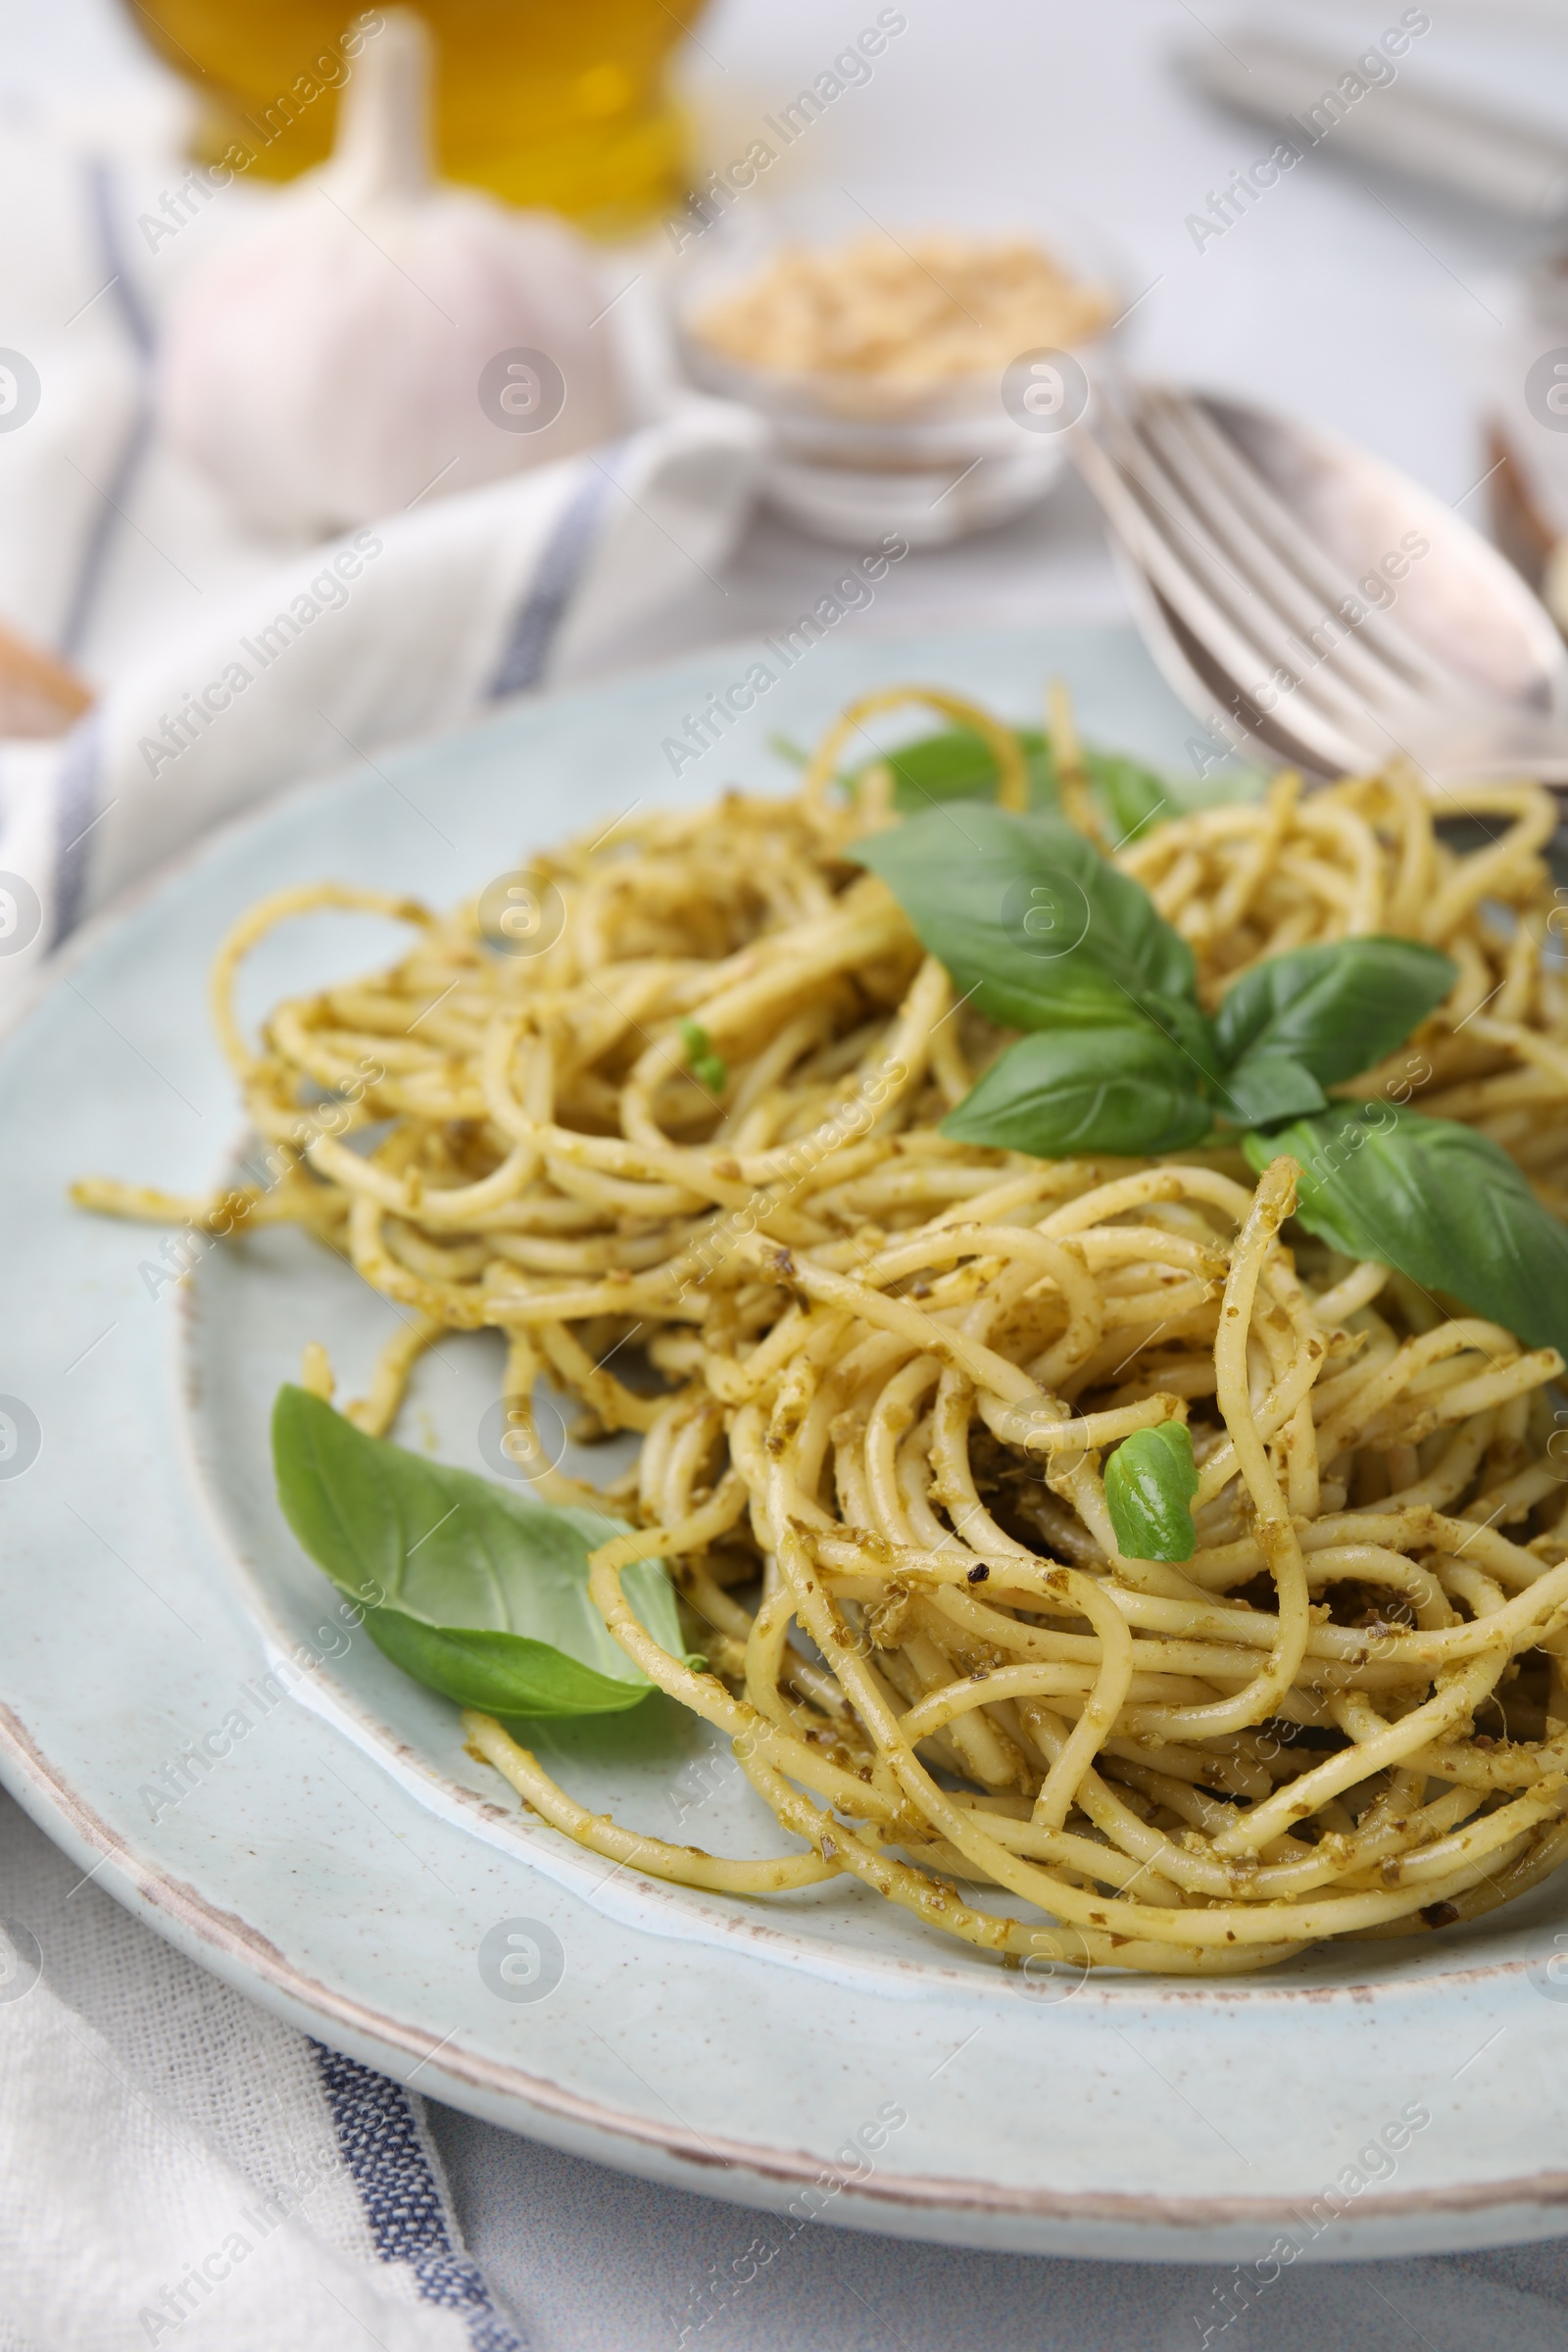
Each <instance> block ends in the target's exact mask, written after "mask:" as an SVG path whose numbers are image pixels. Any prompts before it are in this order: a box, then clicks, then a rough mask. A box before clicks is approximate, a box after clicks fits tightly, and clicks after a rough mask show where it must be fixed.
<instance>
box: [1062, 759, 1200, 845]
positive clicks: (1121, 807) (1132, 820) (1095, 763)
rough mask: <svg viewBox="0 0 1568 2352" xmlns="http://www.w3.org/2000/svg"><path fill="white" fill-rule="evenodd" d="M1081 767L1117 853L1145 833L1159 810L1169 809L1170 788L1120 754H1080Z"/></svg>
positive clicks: (1150, 771)
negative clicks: (1082, 760) (1086, 770)
mask: <svg viewBox="0 0 1568 2352" xmlns="http://www.w3.org/2000/svg"><path fill="white" fill-rule="evenodd" d="M1084 765H1085V766H1086V767H1087V768H1088V770H1089V777H1090V782H1091V783H1092V784H1093V786H1094V791H1095V798H1096V800H1097V801H1098V802H1099V803H1100V805H1101V808H1102V810H1103V814H1104V815H1105V817H1106V818H1108V820H1109V823H1110V827H1111V835H1110V838H1111V840H1112V841H1113V842H1114V844H1115V846H1116V848H1117V849H1118V850H1121V849H1125V848H1126V846H1127V844H1128V843H1129V842H1132V841H1136V840H1137V838H1138V836H1139V834H1140V833H1146V832H1147V831H1148V830H1149V827H1150V826H1151V825H1152V823H1153V822H1154V819H1155V818H1156V817H1157V816H1158V815H1159V813H1160V811H1161V809H1171V802H1172V794H1171V788H1170V784H1169V782H1168V781H1167V779H1166V778H1165V777H1164V776H1159V775H1156V774H1155V773H1154V770H1153V769H1152V767H1145V766H1144V765H1143V764H1142V763H1141V762H1140V761H1139V760H1129V759H1128V758H1127V757H1126V755H1125V754H1124V753H1122V752H1091V751H1089V750H1087V749H1086V750H1085V752H1084ZM1171 813H1172V814H1173V815H1175V814H1177V813H1179V811H1178V810H1176V809H1171Z"/></svg>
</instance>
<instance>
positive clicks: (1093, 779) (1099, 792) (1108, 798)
mask: <svg viewBox="0 0 1568 2352" xmlns="http://www.w3.org/2000/svg"><path fill="white" fill-rule="evenodd" d="M1015 732H1016V734H1017V738H1018V742H1019V744H1020V746H1021V747H1022V750H1023V755H1024V759H1025V760H1026V762H1027V764H1028V769H1029V801H1030V806H1031V807H1032V808H1035V809H1054V808H1055V807H1056V805H1057V803H1058V800H1059V798H1060V782H1059V778H1058V776H1057V772H1056V756H1055V753H1054V750H1053V748H1052V743H1051V738H1050V737H1049V736H1048V735H1044V734H1042V733H1041V731H1040V729H1039V728H1038V727H1019V728H1017V729H1016V730H1015ZM885 757H886V760H887V764H888V766H889V767H891V768H892V770H893V806H894V807H895V808H896V809H902V810H903V812H904V813H905V814H906V815H907V816H916V815H918V814H919V812H920V810H921V809H929V808H930V806H931V804H932V802H933V801H990V800H994V799H995V798H996V793H997V763H996V761H995V760H994V759H993V758H992V756H991V747H990V746H989V744H988V743H987V742H986V740H985V738H984V737H983V736H981V735H976V734H975V733H974V731H973V730H972V729H971V728H969V727H950V728H948V729H946V730H945V731H944V732H943V733H941V734H939V735H924V736H921V737H920V739H919V740H918V741H917V742H915V743H907V744H904V745H902V746H901V747H900V749H899V750H898V751H896V752H889V753H888V754H886V755H885ZM1083 760H1084V765H1085V767H1086V768H1087V769H1088V771H1089V782H1090V790H1091V795H1092V797H1093V799H1094V802H1095V805H1096V807H1097V808H1098V809H1099V811H1100V814H1101V816H1102V818H1103V820H1104V821H1105V822H1106V823H1107V824H1108V825H1109V826H1110V829H1111V836H1110V837H1111V839H1112V840H1113V841H1114V842H1115V843H1116V845H1117V847H1118V848H1120V847H1121V846H1122V844H1123V843H1124V842H1129V841H1132V840H1133V839H1135V837H1136V836H1137V835H1138V834H1140V833H1141V832H1143V831H1144V829H1145V827H1146V826H1148V825H1151V824H1152V823H1153V821H1154V818H1155V817H1156V816H1157V815H1158V813H1159V811H1160V810H1161V809H1168V808H1169V807H1170V805H1171V787H1170V785H1169V784H1168V783H1167V781H1166V780H1165V778H1164V777H1163V776H1158V775H1156V774H1155V773H1154V771H1153V769H1152V768H1150V767H1145V766H1143V765H1142V764H1141V762H1140V761H1138V760H1132V759H1128V758H1127V757H1126V756H1125V755H1124V754H1122V753H1120V752H1095V751H1090V750H1088V749H1087V748H1086V749H1085V751H1084V755H1083ZM876 764H877V762H876V761H875V760H867V761H866V762H865V765H864V766H861V767H858V768H857V769H856V771H855V774H854V776H853V777H852V778H851V782H852V784H854V783H858V781H859V779H860V778H861V776H863V775H864V774H865V772H866V768H867V767H872V766H875V765H876Z"/></svg>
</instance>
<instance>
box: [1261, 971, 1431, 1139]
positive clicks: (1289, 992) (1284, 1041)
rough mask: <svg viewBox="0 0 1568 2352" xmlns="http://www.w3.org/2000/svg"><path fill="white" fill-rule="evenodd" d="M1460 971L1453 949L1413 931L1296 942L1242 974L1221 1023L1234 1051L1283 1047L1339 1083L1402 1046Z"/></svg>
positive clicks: (1324, 1079)
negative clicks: (1409, 935) (1317, 943)
mask: <svg viewBox="0 0 1568 2352" xmlns="http://www.w3.org/2000/svg"><path fill="white" fill-rule="evenodd" d="M1458 977H1459V967H1458V965H1457V964H1456V963H1455V962H1454V961H1453V959H1452V957H1451V956H1445V955H1442V954H1441V953H1440V952H1439V950H1438V949H1436V948H1426V947H1422V946H1421V945H1420V944H1419V942H1417V941H1416V940H1413V939H1382V938H1374V939H1341V940H1334V941H1332V942H1330V943H1329V944H1327V945H1326V946H1323V947H1317V948H1292V949H1291V950H1289V951H1288V953H1287V954H1285V955H1283V956H1270V957H1269V958H1268V960H1267V962H1265V963H1258V964H1254V965H1253V966H1252V968H1251V970H1250V971H1249V972H1244V973H1243V974H1242V976H1241V978H1240V979H1239V980H1238V981H1237V982H1236V984H1235V986H1234V987H1233V988H1232V989H1231V990H1230V991H1229V993H1228V994H1227V996H1226V998H1225V1002H1224V1004H1223V1005H1221V1006H1220V1009H1219V1012H1218V1014H1217V1016H1216V1018H1215V1022H1214V1032H1215V1036H1216V1037H1217V1039H1218V1041H1219V1050H1220V1053H1221V1054H1223V1055H1224V1057H1225V1059H1226V1060H1227V1061H1231V1062H1240V1061H1242V1060H1243V1059H1244V1058H1245V1057H1249V1056H1250V1055H1252V1054H1288V1055H1289V1056H1290V1058H1291V1059H1292V1060H1293V1061H1296V1062H1299V1064H1300V1065H1301V1067H1302V1068H1303V1069H1305V1070H1309V1071H1310V1072H1311V1074H1312V1076H1313V1077H1314V1078H1316V1079H1317V1080H1319V1082H1320V1083H1321V1084H1322V1085H1324V1086H1333V1085H1335V1084H1337V1083H1338V1082H1339V1081H1340V1080H1342V1079H1345V1078H1355V1077H1359V1075H1360V1073H1361V1072H1362V1071H1363V1070H1369V1069H1371V1068H1372V1066H1373V1064H1374V1063H1375V1062H1379V1061H1381V1060H1382V1059H1383V1056H1384V1055H1385V1054H1392V1053H1393V1052H1394V1051H1395V1049H1396V1048H1397V1047H1398V1046H1402V1045H1403V1043H1404V1041H1405V1039H1406V1038H1407V1037H1408V1036H1409V1035H1410V1032H1411V1030H1412V1029H1416V1028H1419V1026H1420V1024H1421V1023H1422V1022H1423V1021H1424V1020H1425V1019H1426V1017H1427V1015H1428V1013H1429V1012H1434V1011H1436V1009H1437V1007H1438V1006H1439V1005H1441V1004H1442V1003H1443V1001H1444V999H1445V997H1446V996H1447V995H1448V994H1449V992H1450V991H1451V989H1452V988H1453V985H1454V983H1455V981H1456V980H1457V979H1458ZM1293 1107H1295V1108H1302V1109H1304V1108H1308V1107H1310V1105H1307V1104H1299V1105H1295V1106H1293ZM1256 1115H1257V1116H1258V1118H1259V1119H1264V1118H1268V1117H1272V1116H1274V1115H1276V1114H1274V1113H1272V1112H1267V1111H1259V1112H1258V1113H1257V1114H1256Z"/></svg>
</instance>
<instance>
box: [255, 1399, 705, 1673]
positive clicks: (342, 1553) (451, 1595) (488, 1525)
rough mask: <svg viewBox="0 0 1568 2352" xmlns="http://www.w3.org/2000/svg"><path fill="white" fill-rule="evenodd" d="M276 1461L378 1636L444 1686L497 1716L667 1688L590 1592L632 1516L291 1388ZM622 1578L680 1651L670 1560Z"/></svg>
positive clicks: (309, 1529) (295, 1524)
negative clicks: (557, 1502)
mask: <svg viewBox="0 0 1568 2352" xmlns="http://www.w3.org/2000/svg"><path fill="white" fill-rule="evenodd" d="M272 1459H273V1466H274V1469H275V1472H276V1478H277V1495H278V1500H279V1502H280V1503H281V1504H282V1507H283V1515H284V1517H285V1518H286V1519H287V1521H288V1523H289V1526H290V1527H291V1528H292V1529H293V1531H294V1533H295V1535H296V1536H297V1537H298V1539H299V1541H300V1543H301V1544H302V1545H303V1546H304V1548H305V1550H306V1551H308V1552H309V1553H310V1555H311V1557H312V1559H313V1560H315V1561H316V1563H317V1565H318V1566H319V1567H320V1568H323V1569H324V1570H325V1571H326V1573H327V1575H328V1576H329V1577H330V1578H331V1579H332V1582H333V1583H334V1584H335V1585H337V1586H339V1587H340V1588H341V1589H342V1590H343V1591H344V1592H345V1593H352V1594H353V1595H354V1597H355V1598H356V1599H357V1600H360V1601H362V1602H364V1603H366V1604H367V1605H366V1618H365V1624H366V1631H367V1632H368V1634H369V1636H370V1638H371V1640H372V1641H373V1642H376V1644H377V1645H378V1646H379V1647H380V1648H381V1649H383V1650H385V1652H386V1654H387V1656H388V1657H389V1658H391V1659H392V1660H393V1661H394V1663H395V1664H396V1665H399V1666H401V1667H403V1669H404V1670H405V1672H406V1673H409V1674H411V1675H413V1676H414V1677H415V1679H416V1680H417V1681H418V1682H421V1683H425V1684H427V1685H428V1686H429V1687H430V1689H431V1690H434V1691H443V1692H445V1694H446V1695H447V1697H449V1698H456V1699H458V1700H460V1701H461V1702H462V1703H463V1704H464V1705H465V1706H472V1707H482V1708H484V1709H485V1710H486V1711H487V1712H488V1713H491V1714H501V1715H602V1714H611V1713H617V1712H619V1711H620V1710H621V1709H622V1708H625V1707H634V1706H636V1705H637V1703H638V1702H639V1700H641V1699H643V1698H645V1697H646V1696H647V1694H648V1692H649V1691H651V1690H652V1689H653V1688H654V1685H653V1684H652V1683H651V1682H650V1681H649V1679H648V1677H647V1676H646V1675H645V1674H644V1673H643V1671H642V1669H641V1667H640V1666H637V1665H635V1664H634V1663H633V1661H632V1660H631V1659H630V1658H629V1657H628V1656H627V1655H626V1653H625V1651H624V1650H623V1649H622V1648H621V1647H620V1645H619V1643H618V1642H615V1641H614V1640H613V1638H612V1636H611V1633H610V1630H609V1628H608V1627H607V1626H606V1624H605V1622H604V1619H603V1618H602V1617H601V1616H600V1614H599V1611H598V1610H597V1609H596V1608H595V1607H594V1604H593V1602H592V1601H591V1600H590V1598H589V1596H588V1554H589V1553H590V1552H591V1551H592V1550H594V1549H595V1548H596V1546H597V1545H599V1544H607V1543H608V1542H609V1541H610V1539H611V1538H612V1536H614V1535H620V1534H624V1532H625V1530H624V1528H623V1527H622V1526H621V1524H620V1523H619V1522H618V1521H616V1520H613V1519H608V1518H603V1517H601V1516H600V1514H599V1513H598V1512H597V1511H584V1510H569V1509H568V1510H561V1509H553V1508H547V1507H546V1505H544V1504H543V1503H536V1502H523V1501H521V1500H519V1499H518V1498H517V1497H516V1496H515V1495H509V1494H508V1493H507V1492H506V1490H505V1488H503V1487H499V1486H497V1485H496V1484H495V1483H494V1482H493V1481H492V1480H490V1479H487V1478H476V1477H475V1476H474V1475H473V1474H472V1472H470V1471H467V1470H455V1469H452V1468H449V1467H448V1466H447V1465H446V1464H444V1463H440V1462H431V1461H426V1460H425V1459H424V1458H423V1457H422V1456H421V1455H419V1454H417V1453H410V1452H408V1451H407V1450H406V1449H405V1448H404V1447H403V1446H393V1445H391V1444H389V1443H388V1441H387V1440H386V1439H384V1438H372V1437H368V1436H367V1435H366V1433H365V1432H364V1431H363V1430H361V1429H356V1428H355V1426H354V1424H353V1422H352V1421H347V1420H345V1419H344V1417H343V1415H342V1414H341V1413H338V1412H334V1410H333V1409H332V1407H331V1405H329V1404H326V1403H324V1402H323V1401H322V1399H321V1398H320V1397H313V1396H311V1395H310V1394H309V1392H308V1391H306V1390H304V1389H298V1388H293V1387H286V1388H283V1389H280V1390H279V1391H278V1395H277V1402H276V1404H275V1406H274V1407H273V1412H272ZM623 1581H624V1590H625V1593H626V1598H627V1599H628V1601H629V1602H630V1603H631V1606H632V1610H633V1612H634V1614H635V1615H636V1617H637V1618H638V1620H639V1622H640V1623H641V1624H642V1625H643V1626H644V1627H645V1628H646V1629H647V1631H648V1632H649V1633H650V1634H652V1635H653V1637H654V1640H655V1641H656V1642H659V1643H660V1645H661V1647H662V1648H664V1649H667V1650H669V1651H670V1652H671V1654H672V1655H673V1656H676V1657H679V1656H681V1655H682V1642H681V1636H680V1621H679V1617H678V1615H677V1612H676V1607H675V1594H674V1591H673V1588H672V1587H671V1585H670V1582H669V1579H668V1578H667V1577H666V1576H665V1574H664V1571H663V1569H662V1567H661V1565H660V1563H659V1562H658V1561H657V1560H647V1561H638V1562H636V1563H635V1564H634V1565H633V1566H632V1567H630V1568H628V1569H627V1570H626V1573H625V1578H624V1580H623ZM373 1595H380V1596H381V1597H379V1598H372V1596H373Z"/></svg>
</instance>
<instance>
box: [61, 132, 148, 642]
mask: <svg viewBox="0 0 1568 2352" xmlns="http://www.w3.org/2000/svg"><path fill="white" fill-rule="evenodd" d="M87 189H88V206H89V210H90V211H91V214H92V221H93V227H94V230H95V231H96V233H97V238H98V266H99V268H100V269H102V270H106V271H107V272H108V282H107V285H106V287H105V291H106V292H108V293H110V294H111V295H112V297H113V300H114V305H115V308H116V309H117V310H118V312H119V313H120V322H121V324H122V326H123V328H124V330H125V337H126V340H127V341H128V342H129V344H130V347H131V349H132V351H134V353H135V354H136V358H137V360H138V361H139V363H140V371H141V380H140V383H139V385H138V387H137V393H136V412H135V415H134V416H133V417H132V418H131V423H130V430H129V432H128V433H127V434H126V436H125V445H124V447H123V450H122V451H121V453H120V456H119V458H118V459H117V461H116V464H115V470H114V473H113V475H112V476H111V478H110V481H109V484H108V486H107V488H106V487H105V486H104V484H103V483H101V482H96V483H94V485H93V487H94V488H95V489H96V490H97V491H98V493H99V495H100V497H101V499H102V501H103V504H102V505H101V506H100V508H99V510H98V513H97V515H95V517H94V519H93V522H92V526H91V528H90V529H89V531H88V534H87V544H86V547H85V548H84V550H83V551H82V557H81V561H80V563H79V564H78V565H77V568H76V582H75V586H74V587H73V590H72V594H71V603H70V605H69V607H68V608H67V612H66V617H65V619H64V621H63V622H62V623H61V628H60V651H61V653H62V654H63V655H64V656H65V657H66V659H67V661H71V660H73V658H74V656H75V655H76V654H77V653H78V652H79V650H80V647H81V642H82V639H83V638H84V637H85V635H86V633H87V623H88V620H89V619H90V618H91V615H92V608H93V605H94V604H95V602H96V601H97V596H98V590H99V588H100V587H101V586H102V584H103V576H104V571H105V568H106V566H107V564H108V561H109V549H110V544H111V542H112V541H113V539H114V536H115V526H116V524H117V523H119V522H121V521H122V520H123V509H124V505H125V501H126V500H127V499H128V498H129V496H130V489H131V484H132V482H133V481H134V479H135V477H136V474H137V473H138V471H139V470H140V467H141V462H142V460H143V458H144V457H145V456H146V455H147V450H148V447H149V445H150V443H151V441H152V402H151V397H150V394H149V390H148V377H149V368H150V364H151V361H152V355H153V328H152V320H151V319H149V317H148V315H147V312H146V309H145V308H144V306H143V303H142V300H141V296H140V295H139V294H138V292H137V291H136V286H135V282H134V280H133V279H132V277H131V274H130V271H129V269H128V267H127V266H126V261H125V254H124V248H123V246H122V244H121V241H120V231H119V227H118V225H117V223H116V221H115V189H114V181H113V178H112V176H111V173H110V169H109V166H108V165H107V164H106V163H105V162H104V160H103V158H102V157H101V156H94V157H93V158H92V160H91V162H90V163H89V165H88V167H87Z"/></svg>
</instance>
